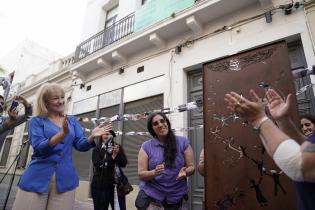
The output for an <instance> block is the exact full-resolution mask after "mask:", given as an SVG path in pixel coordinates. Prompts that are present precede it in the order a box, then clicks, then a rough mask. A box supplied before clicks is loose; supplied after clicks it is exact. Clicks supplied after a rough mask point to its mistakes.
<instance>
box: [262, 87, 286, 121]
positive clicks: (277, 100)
mask: <svg viewBox="0 0 315 210" xmlns="http://www.w3.org/2000/svg"><path fill="white" fill-rule="evenodd" d="M266 97H267V101H268V104H267V107H268V109H269V112H270V114H271V116H272V117H273V118H274V119H275V120H279V119H281V118H283V117H285V116H287V115H289V109H290V105H291V97H292V95H291V94H289V95H288V97H287V100H286V101H284V99H283V98H281V96H280V95H279V94H278V93H277V92H276V91H275V90H274V89H269V90H268V91H267V93H266Z"/></svg>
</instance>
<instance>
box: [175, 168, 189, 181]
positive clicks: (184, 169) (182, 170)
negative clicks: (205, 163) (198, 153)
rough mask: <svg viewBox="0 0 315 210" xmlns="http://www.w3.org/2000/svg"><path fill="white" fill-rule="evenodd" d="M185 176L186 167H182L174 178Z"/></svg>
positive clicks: (179, 178) (180, 178) (178, 178)
mask: <svg viewBox="0 0 315 210" xmlns="http://www.w3.org/2000/svg"><path fill="white" fill-rule="evenodd" d="M186 177H187V173H186V167H182V168H181V169H180V171H179V173H178V175H177V177H176V180H182V179H184V178H186Z"/></svg>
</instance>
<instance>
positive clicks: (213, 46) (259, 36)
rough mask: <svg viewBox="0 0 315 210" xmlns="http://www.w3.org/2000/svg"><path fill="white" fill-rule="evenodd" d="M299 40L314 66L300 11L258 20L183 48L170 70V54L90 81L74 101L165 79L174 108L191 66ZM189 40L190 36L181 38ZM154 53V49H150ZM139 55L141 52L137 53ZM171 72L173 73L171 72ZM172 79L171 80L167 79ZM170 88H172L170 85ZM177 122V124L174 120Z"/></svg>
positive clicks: (180, 116)
mask: <svg viewBox="0 0 315 210" xmlns="http://www.w3.org/2000/svg"><path fill="white" fill-rule="evenodd" d="M260 12H261V11H260V8H258V7H257V5H256V6H253V7H251V8H249V9H248V10H242V11H239V12H235V13H234V14H232V15H229V16H226V17H222V18H220V19H218V20H216V21H214V22H212V23H209V24H207V25H206V26H205V31H206V32H211V31H213V30H214V28H218V26H221V27H222V26H224V25H228V24H230V23H232V22H235V21H236V20H240V19H243V18H245V17H249V16H253V15H255V14H258V13H260ZM296 35H300V36H301V40H302V43H303V47H304V52H305V56H306V61H307V64H308V65H311V64H315V57H314V54H313V50H312V43H311V40H310V37H309V34H308V30H307V26H306V21H305V16H304V12H303V9H299V10H295V11H293V12H292V14H291V15H288V16H285V15H284V14H283V12H282V11H279V12H277V13H276V14H274V15H273V21H272V23H269V24H268V23H266V21H265V19H264V18H262V19H258V20H255V21H254V22H251V23H248V24H245V25H243V26H240V27H238V28H235V29H233V30H231V31H227V32H224V33H221V34H218V35H215V36H211V37H208V38H206V39H203V40H201V41H198V42H195V43H194V44H193V45H192V46H191V47H190V48H183V49H182V52H181V54H179V55H176V54H175V55H174V57H173V61H172V62H171V67H170V58H171V52H169V51H168V52H165V53H162V54H160V55H158V56H155V57H153V58H151V59H149V60H146V61H144V62H139V63H137V64H135V65H131V66H129V67H127V68H125V73H123V74H121V75H119V74H118V73H117V72H113V73H110V74H106V75H104V76H103V77H101V76H100V77H98V78H97V79H95V80H92V81H90V82H89V83H88V84H87V85H89V84H91V85H92V91H88V92H86V91H84V90H80V89H75V91H74V97H73V99H74V101H77V100H82V99H83V98H86V97H91V96H95V95H97V94H101V93H104V92H108V91H111V90H114V89H118V88H121V87H125V86H128V85H131V84H134V83H138V82H141V81H143V80H147V79H149V78H153V77H156V76H158V75H165V77H164V80H165V84H164V87H163V89H164V96H165V98H164V105H165V107H174V106H177V105H180V104H183V103H186V102H187V101H186V99H187V76H186V72H185V71H184V70H185V69H189V68H190V67H191V66H196V65H199V66H200V65H201V64H202V63H205V62H208V61H211V60H214V59H217V58H220V57H223V56H227V55H232V54H235V53H238V52H241V51H244V50H248V49H252V48H255V47H258V46H262V45H265V44H268V43H272V42H275V41H277V40H281V39H285V38H287V37H293V36H296ZM183 36H186V37H188V36H190V37H191V34H187V35H183ZM182 39H183V37H177V38H174V40H173V41H171V42H169V43H168V46H170V45H171V44H172V43H178V41H179V40H182ZM152 49H153V50H151V51H154V48H152ZM139 53H140V54H141V53H142V52H139ZM136 59H139V55H135V56H134V57H132V58H128V62H129V63H134V60H136ZM142 65H144V68H145V70H144V72H142V73H140V74H137V73H136V68H137V67H139V66H142ZM170 68H171V69H172V70H170ZM169 75H171V77H170V76H169ZM170 84H171V85H170ZM172 118H174V122H175V125H174V127H181V126H185V123H186V120H183V119H184V118H185V114H183V113H180V114H177V115H173V116H172ZM175 119H179V120H175Z"/></svg>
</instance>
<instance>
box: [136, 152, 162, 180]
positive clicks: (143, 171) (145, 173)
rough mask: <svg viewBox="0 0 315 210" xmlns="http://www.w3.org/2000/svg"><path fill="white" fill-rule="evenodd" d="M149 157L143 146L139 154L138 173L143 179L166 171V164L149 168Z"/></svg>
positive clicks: (148, 178)
mask: <svg viewBox="0 0 315 210" xmlns="http://www.w3.org/2000/svg"><path fill="white" fill-rule="evenodd" d="M148 165H149V158H148V155H147V153H146V152H145V151H144V150H143V149H142V148H141V149H140V151H139V154H138V175H139V179H141V180H142V181H148V180H151V179H153V178H154V177H156V176H159V175H160V174H162V172H163V171H164V165H163V164H160V165H157V166H156V168H155V169H153V170H150V171H149V170H148Z"/></svg>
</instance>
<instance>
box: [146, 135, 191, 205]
mask: <svg viewBox="0 0 315 210" xmlns="http://www.w3.org/2000/svg"><path fill="white" fill-rule="evenodd" d="M188 146H189V142H188V140H187V139H186V138H185V137H183V136H176V147H177V155H176V159H175V162H174V167H173V168H165V170H164V171H163V173H162V174H161V175H159V176H156V177H154V178H153V179H151V180H149V181H141V182H140V189H141V190H143V191H144V192H145V193H146V194H147V195H148V196H150V197H151V198H153V199H155V200H157V201H160V202H163V201H164V200H166V202H167V203H168V204H175V203H179V202H180V201H181V200H182V198H183V197H184V195H186V194H187V193H188V185H187V180H186V179H182V180H176V177H177V176H178V173H179V171H180V170H181V168H182V167H184V166H185V156H184V152H185V150H186V149H187V148H188ZM142 149H143V150H144V151H145V153H146V154H147V155H148V159H149V164H148V170H154V169H155V167H156V166H157V165H159V164H162V163H164V146H163V145H162V144H160V142H159V140H157V139H150V140H148V141H146V142H144V143H143V144H142Z"/></svg>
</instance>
